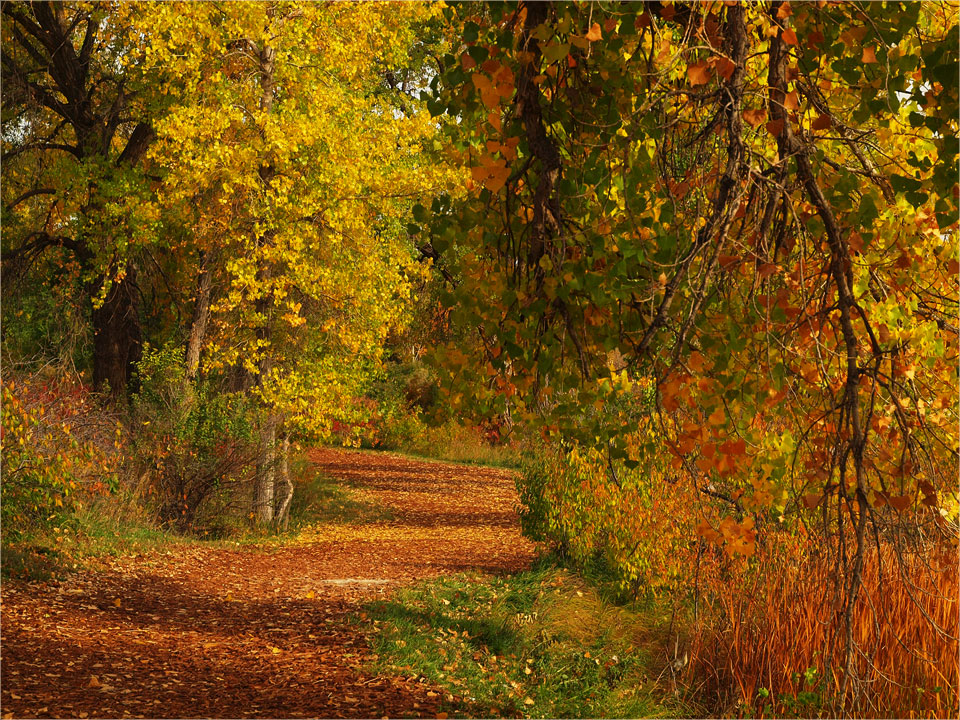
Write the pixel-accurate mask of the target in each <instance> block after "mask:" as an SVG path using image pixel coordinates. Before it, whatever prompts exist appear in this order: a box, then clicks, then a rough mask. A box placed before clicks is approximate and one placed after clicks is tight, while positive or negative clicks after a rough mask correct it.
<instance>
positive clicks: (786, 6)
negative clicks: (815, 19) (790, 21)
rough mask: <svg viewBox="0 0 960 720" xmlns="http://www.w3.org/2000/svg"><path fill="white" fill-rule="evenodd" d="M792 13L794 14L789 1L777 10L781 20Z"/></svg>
mask: <svg viewBox="0 0 960 720" xmlns="http://www.w3.org/2000/svg"><path fill="white" fill-rule="evenodd" d="M791 15H793V10H792V9H791V8H790V3H788V2H785V3H784V4H783V5H781V6H780V9H779V10H777V18H778V19H779V20H786V19H787V18H788V17H790V16H791Z"/></svg>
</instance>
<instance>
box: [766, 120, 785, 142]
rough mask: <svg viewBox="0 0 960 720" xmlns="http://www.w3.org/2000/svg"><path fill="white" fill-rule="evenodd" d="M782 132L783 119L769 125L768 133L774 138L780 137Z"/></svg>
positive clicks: (773, 121) (772, 121)
mask: <svg viewBox="0 0 960 720" xmlns="http://www.w3.org/2000/svg"><path fill="white" fill-rule="evenodd" d="M781 130H783V118H777V119H776V120H771V121H770V122H768V123H767V132H768V133H770V134H771V135H773V136H774V137H777V136H779V135H780V131H781Z"/></svg>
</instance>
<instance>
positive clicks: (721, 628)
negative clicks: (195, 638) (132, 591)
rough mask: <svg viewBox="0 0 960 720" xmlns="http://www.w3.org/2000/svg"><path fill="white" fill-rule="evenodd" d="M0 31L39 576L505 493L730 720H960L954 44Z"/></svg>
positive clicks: (134, 19) (9, 486) (825, 33)
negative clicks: (396, 455) (408, 480)
mask: <svg viewBox="0 0 960 720" xmlns="http://www.w3.org/2000/svg"><path fill="white" fill-rule="evenodd" d="M2 7H3V10H2V81H3V96H2V133H0V134H2V148H3V149H2V180H3V182H2V208H0V209H2V217H0V220H2V226H3V233H2V271H3V275H2V281H3V282H2V288H3V298H2V333H3V335H2V339H3V345H2V353H3V354H2V359H3V389H2V392H3V419H2V422H3V430H2V463H3V479H2V482H3V486H2V489H3V498H2V499H3V502H2V526H3V569H4V573H5V574H6V575H13V576H26V577H33V576H38V575H42V574H43V573H48V572H50V571H51V568H52V567H60V568H63V567H69V566H71V565H74V564H76V563H80V562H82V561H83V557H84V556H85V554H86V553H88V552H90V551H91V547H92V545H91V543H92V540H91V539H92V538H95V537H97V536H98V533H101V532H102V528H103V523H104V518H107V519H108V524H110V527H111V528H112V529H111V530H110V533H113V534H115V535H118V536H119V537H121V538H123V537H129V536H131V535H135V534H137V533H140V534H144V533H145V534H147V535H150V536H151V537H157V538H159V540H157V542H161V543H162V542H165V540H163V538H165V537H168V536H170V535H183V536H190V537H195V538H223V537H238V536H242V535H249V534H251V533H252V534H253V535H255V536H264V535H268V534H270V533H284V532H294V531H296V530H297V529H298V528H300V527H302V526H305V524H307V523H308V522H311V521H312V520H311V518H313V516H311V514H310V513H311V508H313V509H315V508H316V507H318V506H320V505H322V504H323V503H324V502H326V501H327V500H329V498H325V496H323V495H322V493H320V490H318V487H319V486H318V485H317V482H316V479H315V478H313V477H311V476H310V474H309V473H307V472H306V471H305V470H304V464H303V463H302V462H301V460H300V458H301V454H302V451H303V450H305V449H308V448H310V447H314V446H317V445H320V444H345V445H353V446H363V447H368V448H378V449H391V450H401V451H405V452H409V453H415V454H423V455H430V456H433V457H441V458H445V459H448V460H455V461H460V462H476V463H481V464H502V465H507V466H510V467H512V468H515V469H516V473H517V474H516V477H517V488H518V491H519V494H520V499H521V508H520V514H521V520H522V523H523V528H524V532H525V533H526V534H527V536H528V537H529V538H531V539H533V540H536V541H539V542H542V543H543V545H544V547H549V548H551V549H552V551H553V552H554V553H555V558H556V561H557V562H560V563H563V564H565V565H566V566H567V567H570V568H573V569H575V570H576V571H578V572H581V573H585V574H586V575H587V576H588V577H591V578H594V579H595V580H596V582H601V583H604V584H605V586H606V587H609V588H612V590H611V592H612V593H613V595H614V596H615V597H616V599H617V602H620V603H637V602H639V601H641V600H643V601H645V602H652V603H655V604H657V606H658V607H660V608H661V609H663V608H668V612H669V614H670V617H671V621H670V622H671V627H673V626H674V625H678V626H682V628H683V633H684V646H685V647H686V648H687V649H686V650H685V651H684V653H683V654H682V656H681V654H680V653H675V654H674V656H673V657H672V658H671V662H672V663H674V664H675V665H676V666H677V667H676V670H677V671H679V669H681V668H686V669H685V671H684V672H685V675H684V677H686V678H689V680H687V681H686V682H687V683H688V684H689V688H690V689H692V691H695V692H696V693H697V694H698V695H699V696H700V697H708V698H710V701H709V703H710V705H709V706H710V707H712V708H713V709H714V710H715V711H717V712H728V713H740V714H744V713H746V714H749V713H760V714H763V713H764V712H767V713H771V712H772V713H777V714H783V713H790V714H799V715H807V714H817V713H820V712H826V713H835V712H841V711H844V712H852V713H855V714H860V715H903V714H906V713H914V714H921V715H937V716H945V715H950V714H954V715H955V714H956V711H957V702H958V668H957V638H958V599H957V585H958V573H957V540H958V513H960V505H958V495H957V476H958V430H957V428H958V414H957V410H958V407H957V405H958V397H957V387H958V378H957V363H958V343H957V340H958V283H957V275H958V267H960V266H958V259H957V252H958V249H957V248H958V246H957V227H958V225H957V198H958V185H957V182H956V180H957V178H956V168H957V156H958V140H957V118H958V104H957V103H958V88H957V85H958V83H957V67H958V44H960V40H958V25H957V7H956V5H955V4H951V3H937V2H910V3H861V2H849V3H834V2H781V1H780V0H773V1H772V2H760V3H744V4H739V3H732V2H703V3H681V2H676V3H672V2H663V3H661V2H644V3H613V2H598V3H559V2H557V3H530V4H527V3H519V4H518V3H504V4H498V3H490V4H471V3H466V4H454V5H449V6H448V5H446V4H444V3H437V4H420V3H333V4H318V3H304V4H299V3H275V2H263V3H244V4H240V3H214V2H204V3H164V4H152V3H117V4H106V3H41V2H33V3H26V2H4V3H3V6H2ZM313 519H315V518H313ZM98 528H99V529H98ZM68 535H69V536H70V539H69V540H68V539H67V536H68ZM84 538H86V539H84ZM678 647H679V644H678ZM674 689H676V688H674Z"/></svg>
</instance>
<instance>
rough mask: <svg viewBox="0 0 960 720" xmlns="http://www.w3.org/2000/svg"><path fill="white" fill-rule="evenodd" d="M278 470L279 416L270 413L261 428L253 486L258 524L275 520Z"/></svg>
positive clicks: (255, 514) (254, 512)
mask: <svg viewBox="0 0 960 720" xmlns="http://www.w3.org/2000/svg"><path fill="white" fill-rule="evenodd" d="M276 472H277V417H276V415H268V416H267V418H266V420H265V421H264V423H263V427H262V428H261V429H260V452H259V455H258V457H257V472H256V478H255V480H254V487H253V518H254V521H255V522H256V523H257V524H258V525H269V524H270V523H271V522H273V503H274V501H273V498H274V488H275V485H276V482H275V481H276Z"/></svg>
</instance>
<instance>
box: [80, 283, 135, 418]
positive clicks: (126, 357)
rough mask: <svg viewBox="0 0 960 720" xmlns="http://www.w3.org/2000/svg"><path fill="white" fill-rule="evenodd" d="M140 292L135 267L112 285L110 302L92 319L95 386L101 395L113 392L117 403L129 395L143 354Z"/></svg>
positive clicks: (107, 298) (108, 300)
mask: <svg viewBox="0 0 960 720" xmlns="http://www.w3.org/2000/svg"><path fill="white" fill-rule="evenodd" d="M99 282H101V283H102V282H103V280H102V279H101V280H100V281H99ZM136 292H137V291H136V272H135V270H134V268H133V267H132V265H131V266H128V268H127V274H126V275H125V276H124V277H123V279H121V280H118V281H114V282H113V283H112V284H111V286H110V290H109V291H108V292H107V297H106V299H105V300H104V301H103V304H102V305H101V306H100V307H97V308H94V310H93V314H92V318H91V319H92V321H93V387H94V389H95V390H97V391H98V392H101V391H104V392H105V391H109V393H110V398H111V400H113V401H119V400H123V399H124V398H125V397H126V396H127V391H128V390H129V389H131V388H130V383H131V379H132V378H133V371H134V366H135V365H136V363H138V362H139V361H140V358H141V356H142V355H143V334H142V332H141V329H140V314H139V312H138V310H137V295H136Z"/></svg>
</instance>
